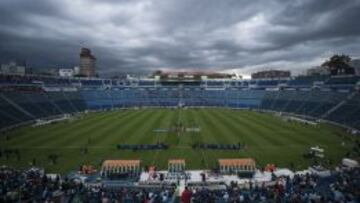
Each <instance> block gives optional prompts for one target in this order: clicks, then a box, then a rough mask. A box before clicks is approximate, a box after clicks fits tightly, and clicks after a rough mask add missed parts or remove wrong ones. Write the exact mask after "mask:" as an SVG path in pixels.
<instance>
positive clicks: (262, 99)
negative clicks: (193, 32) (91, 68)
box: [0, 73, 360, 187]
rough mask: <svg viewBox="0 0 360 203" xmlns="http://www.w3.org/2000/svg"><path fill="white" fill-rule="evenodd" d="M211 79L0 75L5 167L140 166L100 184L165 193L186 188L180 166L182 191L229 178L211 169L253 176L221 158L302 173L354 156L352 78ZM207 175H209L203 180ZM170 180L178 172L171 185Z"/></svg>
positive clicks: (357, 105) (357, 121) (357, 103)
mask: <svg viewBox="0 0 360 203" xmlns="http://www.w3.org/2000/svg"><path fill="white" fill-rule="evenodd" d="M174 75H176V77H175V76H174ZM190 75H191V77H190ZM203 75H206V74H203ZM213 75H214V74H207V77H209V78H207V79H205V78H204V77H200V76H199V73H164V74H160V75H159V76H154V77H149V78H143V79H139V78H127V79H123V80H110V79H94V78H93V79H84V78H71V79H70V78H65V79H64V78H57V77H46V76H17V75H2V76H1V84H2V86H1V87H2V88H1V109H0V110H1V111H0V112H1V118H2V119H1V127H2V136H1V150H2V158H1V159H0V161H1V164H3V165H7V166H11V167H16V168H22V169H26V168H28V167H29V166H37V167H41V168H44V169H45V170H46V171H47V172H48V173H51V174H62V175H66V174H68V173H69V172H70V171H76V170H78V169H79V167H80V171H81V174H83V176H85V177H86V176H87V175H86V174H88V173H89V174H92V175H93V173H95V174H96V172H95V171H99V172H100V173H104V170H109V169H108V168H106V167H107V166H104V165H106V163H107V162H109V161H110V162H111V161H115V162H116V161H120V162H121V161H125V162H126V163H127V162H129V161H130V162H131V161H136V164H135V165H136V166H133V165H131V166H130V168H126V167H125V169H116V170H115V169H112V168H110V170H111V171H112V172H111V173H110V175H111V176H110V175H109V174H108V173H109V172H106V173H105V174H107V175H105V177H106V176H108V177H111V180H114V179H116V182H115V183H109V182H107V183H105V185H106V184H107V185H108V186H107V187H116V186H114V184H115V185H116V184H120V183H119V182H118V181H120V180H124V179H125V180H126V181H129V178H130V180H133V181H135V182H137V181H140V182H142V183H143V184H144V182H146V184H145V185H147V184H149V183H151V184H155V185H157V186H158V187H160V186H161V187H163V186H164V184H165V185H167V184H170V185H171V184H173V183H174V181H175V182H176V181H180V180H182V181H183V178H182V175H181V174H182V173H183V171H185V169H186V170H187V171H192V172H189V174H192V175H189V176H192V177H188V178H185V181H188V184H191V183H192V184H199V183H202V184H204V181H205V180H204V179H205V177H208V178H209V182H210V183H211V184H220V185H221V184H222V183H219V182H224V183H225V182H226V181H225V179H224V180H221V178H220V179H217V180H216V181H214V182H211V181H210V179H211V178H212V177H211V176H212V175H211V174H212V173H214V172H215V173H216V171H218V172H220V173H223V174H224V175H225V174H229V175H230V174H234V173H235V174H238V176H239V178H235V179H234V180H236V181H241V180H242V178H245V177H248V176H249V173H250V176H252V175H251V174H252V173H253V171H254V169H253V168H251V169H250V168H246V169H243V168H242V167H243V166H239V167H240V169H238V168H236V167H235V168H231V167H230V168H229V167H227V166H222V165H221V163H222V162H224V160H225V161H228V162H229V161H230V162H234V163H233V164H236V163H237V162H236V161H237V160H248V159H250V160H252V161H253V162H254V163H256V167H257V168H262V169H265V168H269V167H270V166H271V167H274V166H276V167H279V168H286V169H291V170H295V171H296V170H300V171H301V170H305V169H307V168H311V167H313V166H317V165H321V166H322V167H324V168H328V167H334V166H336V165H338V164H339V163H341V161H343V158H344V157H346V156H347V157H353V156H355V157H356V156H357V154H356V151H353V149H355V148H356V143H358V138H357V136H356V134H357V133H358V129H359V127H360V117H359V116H358V115H359V113H360V93H359V79H360V78H359V77H358V76H345V77H344V76H335V77H305V76H302V77H297V78H292V79H252V80H238V79H229V78H221V77H219V75H217V74H215V75H216V77H218V78H213V77H214V76H213ZM354 147H355V148H354ZM349 160H350V161H354V160H351V159H349ZM172 162H175V169H171V166H170V165H171V164H173V163H172ZM177 162H180V163H181V164H180V166H178V165H177ZM241 163H242V162H241ZM351 163H352V162H351ZM355 163H356V161H355ZM131 164H132V162H131ZM110 165H111V164H110ZM120 166H122V165H121V164H120ZM134 167H135V168H136V169H135V168H134ZM246 167H250V166H246ZM251 167H255V166H251ZM271 167H270V168H271ZM84 168H85V169H86V170H85V169H84ZM148 168H151V170H152V172H151V173H156V172H154V171H153V170H154V168H156V171H159V172H158V173H159V174H162V175H161V179H159V178H160V176H159V177H157V179H156V178H155V179H152V178H150V177H148V176H149V173H150V171H148ZM113 170H115V171H113ZM118 170H119V171H118ZM172 170H175V172H172ZM204 170H205V171H212V172H209V174H206V175H204V177H203V178H199V177H201V176H200V175H199V174H203V173H204V174H205V172H201V173H200V172H199V171H204ZM224 170H228V171H227V172H223V171H224ZM271 170H272V169H271ZM312 170H315V169H312ZM141 171H144V172H141ZM166 171H169V172H166ZM140 173H141V174H142V175H140ZM172 173H174V174H180V175H179V176H177V175H175V176H174V177H177V178H175V179H174V178H171V176H170V175H169V174H172ZM319 173H322V172H321V170H320V172H319ZM134 174H139V176H138V175H134ZM166 174H167V175H166ZM146 175H147V176H146ZM77 176H78V175H75V176H74V177H73V178H76V177H77ZM80 176H82V175H80ZM197 176H199V177H198V178H196V177H197ZM102 177H104V174H102ZM136 177H137V178H139V179H137V178H136ZM144 177H147V178H145V179H144ZM134 178H135V179H134ZM263 178H264V177H263ZM105 179H106V178H105ZM192 179H193V180H192ZM125 180H124V181H125ZM191 180H192V181H191ZM88 181H89V182H88V183H87V184H90V185H91V184H94V183H93V182H92V181H91V179H90V178H89V180H88ZM110 182H111V181H110ZM95 183H98V182H97V181H95ZM122 184H123V183H122ZM183 184H184V183H183Z"/></svg>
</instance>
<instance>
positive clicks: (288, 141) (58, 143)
mask: <svg viewBox="0 0 360 203" xmlns="http://www.w3.org/2000/svg"><path fill="white" fill-rule="evenodd" d="M176 123H182V124H183V125H184V126H191V125H194V124H195V125H199V126H200V127H201V132H200V133H195V132H190V133H181V134H180V135H177V133H174V132H172V133H170V132H169V133H156V132H154V131H153V130H154V129H156V128H169V127H171V126H174V125H176ZM197 141H198V142H202V143H219V144H236V143H239V142H240V143H242V144H246V145H247V149H246V150H240V151H226V150H200V149H197V150H193V149H192V148H191V145H192V144H193V143H195V142H197ZM157 142H164V143H167V144H169V145H170V148H169V149H168V150H163V151H136V152H134V151H131V150H118V149H116V144H120V143H122V144H153V143H157ZM343 142H344V143H345V146H344V145H343ZM351 143H352V138H351V136H350V135H347V134H346V133H345V132H343V131H342V130H341V129H338V128H335V127H333V126H329V125H325V124H321V125H318V126H311V125H304V124H300V123H295V122H291V123H290V122H286V121H283V120H282V119H281V118H280V117H278V116H275V115H272V114H270V113H258V112H253V111H246V110H231V109H210V108H209V109H139V110H121V111H112V112H99V113H89V114H86V115H84V116H82V117H81V118H79V119H75V120H72V121H64V122H61V123H57V124H50V125H46V126H41V127H30V126H29V127H23V128H20V129H17V130H15V131H11V132H8V133H6V134H4V135H2V136H1V137H0V149H1V150H2V151H4V150H5V149H10V148H16V149H18V150H19V151H20V157H17V156H14V155H10V157H9V158H8V159H6V157H5V156H4V153H2V156H1V157H0V164H6V165H10V166H17V167H29V166H30V164H31V162H32V160H34V159H35V160H36V164H37V165H39V166H42V167H45V168H46V169H47V170H48V171H50V172H59V173H66V172H68V171H69V170H77V169H78V168H79V166H80V165H82V164H92V165H94V166H96V167H99V166H100V164H101V162H102V161H103V160H105V159H141V160H142V163H143V165H149V164H155V165H156V166H158V168H161V169H166V167H167V160H168V159H174V158H184V159H185V160H186V163H187V169H203V168H208V169H211V168H213V167H215V166H216V163H217V159H218V158H242V157H252V158H255V160H256V161H257V164H258V165H259V166H264V165H266V164H267V163H274V164H277V165H278V166H282V167H289V166H294V167H295V168H296V169H303V168H306V167H307V166H308V165H309V164H311V162H312V161H310V160H307V159H304V158H303V157H302V154H303V153H304V152H306V151H307V150H308V149H309V147H311V146H315V145H319V146H320V147H323V148H324V149H325V156H326V158H328V159H330V160H331V161H332V162H333V163H338V162H339V161H340V159H341V158H342V157H343V156H344V154H345V153H346V152H347V149H348V148H350V145H351ZM84 147H86V148H87V149H88V152H87V153H83V152H82V149H84ZM52 153H55V154H58V155H59V158H58V161H57V164H55V165H54V164H52V163H51V162H50V160H49V158H48V156H49V154H52Z"/></svg>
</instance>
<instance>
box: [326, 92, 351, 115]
mask: <svg viewBox="0 0 360 203" xmlns="http://www.w3.org/2000/svg"><path fill="white" fill-rule="evenodd" d="M357 94H358V93H357V92H352V93H351V94H350V95H348V96H347V97H346V98H345V100H342V101H341V102H340V103H338V104H337V105H335V106H334V107H332V108H331V109H329V110H328V111H326V112H325V113H324V114H323V115H322V116H320V118H321V119H325V118H327V117H328V116H329V115H330V114H332V113H333V112H335V111H336V110H337V109H339V108H341V107H342V106H344V105H345V104H346V103H347V102H348V101H350V100H351V99H353V98H354V97H355V96H356V95H357Z"/></svg>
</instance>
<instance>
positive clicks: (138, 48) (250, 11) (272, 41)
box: [0, 0, 360, 75]
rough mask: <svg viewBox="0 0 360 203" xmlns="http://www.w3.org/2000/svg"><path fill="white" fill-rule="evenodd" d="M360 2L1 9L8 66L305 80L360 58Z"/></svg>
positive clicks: (153, 2)
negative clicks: (88, 59)
mask: <svg viewBox="0 0 360 203" xmlns="http://www.w3.org/2000/svg"><path fill="white" fill-rule="evenodd" d="M359 19H360V0H343V1H342V0H276V1H271V0H233V1H230V0H128V1H126V0H102V1H101V0H0V60H2V61H5V60H8V59H26V60H27V63H28V64H30V65H31V66H33V67H50V68H54V67H72V66H74V65H78V61H79V58H78V57H79V56H78V54H79V50H80V46H81V43H84V45H85V46H86V47H89V48H90V49H91V50H92V51H93V53H94V55H95V56H96V57H97V59H98V60H97V67H98V71H99V72H100V73H101V74H103V75H108V74H111V73H118V72H127V71H131V72H138V71H139V72H145V71H152V70H157V69H163V70H169V69H172V70H211V71H214V70H215V71H227V72H238V73H242V74H249V73H250V72H252V71H255V70H262V69H270V68H279V69H290V70H292V71H294V72H301V71H303V70H304V69H305V68H308V67H312V66H316V65H318V64H320V63H321V62H322V61H323V60H325V59H326V58H327V57H329V56H330V55H331V54H334V53H344V54H349V55H350V56H352V57H354V58H358V57H359V56H360V46H359V42H360V24H359Z"/></svg>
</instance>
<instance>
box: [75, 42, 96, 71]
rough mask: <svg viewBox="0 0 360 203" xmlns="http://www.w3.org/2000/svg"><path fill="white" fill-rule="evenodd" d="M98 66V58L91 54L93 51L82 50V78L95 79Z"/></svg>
mask: <svg viewBox="0 0 360 203" xmlns="http://www.w3.org/2000/svg"><path fill="white" fill-rule="evenodd" d="M95 65H96V58H95V56H94V55H92V54H91V50H90V49H88V48H81V52H80V72H79V74H80V75H81V76H85V77H94V76H95V74H96V72H95Z"/></svg>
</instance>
